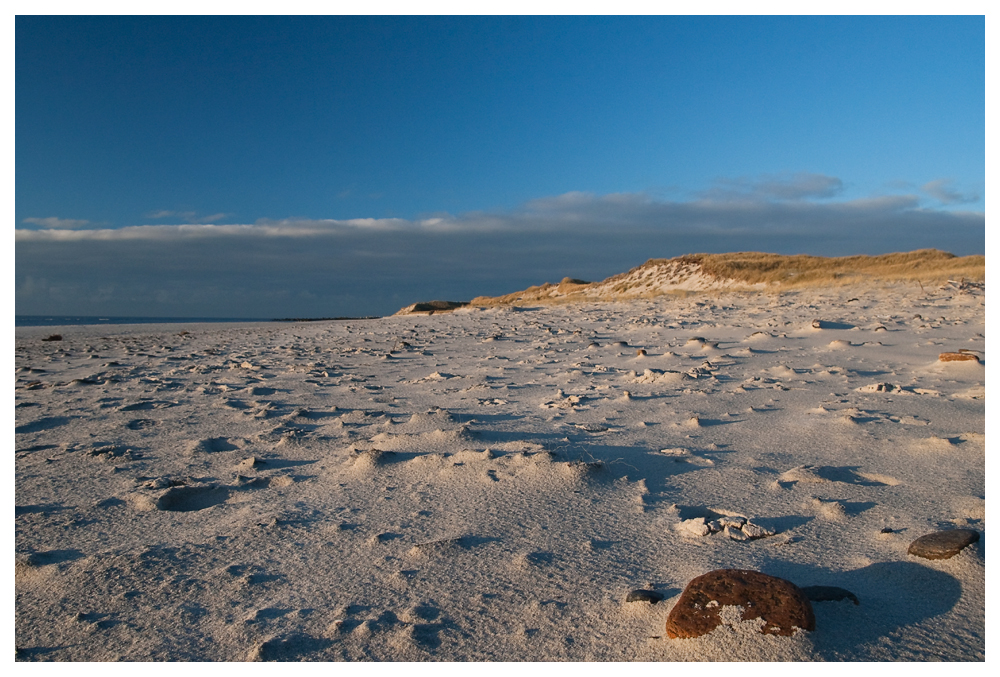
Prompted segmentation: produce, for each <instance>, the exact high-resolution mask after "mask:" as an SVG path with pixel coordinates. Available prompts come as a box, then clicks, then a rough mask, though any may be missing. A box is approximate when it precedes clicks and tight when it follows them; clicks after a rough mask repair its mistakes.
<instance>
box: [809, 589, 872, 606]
mask: <svg viewBox="0 0 1000 677" xmlns="http://www.w3.org/2000/svg"><path fill="white" fill-rule="evenodd" d="M801 590H802V593H803V594H804V595H805V596H806V597H808V598H809V601H810V602H839V601H841V600H845V599H849V600H851V601H852V602H854V603H855V604H861V602H860V601H858V597H857V595H855V594H854V593H853V592H851V591H850V590H845V589H844V588H838V587H837V586H835V585H807V586H806V587H804V588H801Z"/></svg>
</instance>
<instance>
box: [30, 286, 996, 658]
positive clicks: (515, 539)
mask: <svg viewBox="0 0 1000 677" xmlns="http://www.w3.org/2000/svg"><path fill="white" fill-rule="evenodd" d="M52 334H59V335H61V337H62V338H61V340H58V341H46V340H44V339H46V338H48V337H49V336H50V335H52ZM984 334H985V292H984V291H983V289H982V288H981V287H980V286H976V285H972V286H965V287H963V286H961V285H956V284H951V285H948V284H945V285H943V286H942V285H934V286H926V285H925V288H921V287H920V286H918V285H917V284H914V283H903V282H899V283H893V284H871V285H868V286H859V285H852V286H842V287H830V288H813V289H801V290H793V291H787V292H783V293H764V292H750V291H747V292H731V291H725V290H721V291H712V292H705V293H699V294H687V295H682V294H675V295H670V294H667V295H662V296H658V297H656V298H653V299H633V300H627V301H622V302H600V303H598V302H579V303H572V304H562V305H551V304H550V305H543V304H537V303H525V304H521V305H505V306H495V307H486V308H481V307H464V308H460V309H458V310H456V311H454V312H451V313H444V314H439V313H435V314H432V315H404V316H393V317H386V318H382V319H375V320H363V321H336V322H306V323H256V324H238V325H223V324H202V325H142V326H138V325H133V326H130V325H122V326H102V327H94V326H77V327H36V328H31V327H23V328H18V329H17V330H16V345H15V367H16V374H15V411H16V423H15V425H16V427H15V445H16V457H15V467H16V496H15V503H16V506H15V549H16V553H15V555H16V564H15V595H16V596H15V624H16V627H15V632H16V645H17V658H18V659H19V660H34V661H117V660H127V661H150V660H154V661H165V660H182V661H190V660H207V661H244V660H304V661H342V660H349V661H358V660H379V661H388V660H392V661H429V660H430V661H460V660H474V661H687V660H705V661H716V660H722V661H734V660H735V661H756V660H771V661H786V660H874V661H925V660H937V659H943V660H960V661H981V660H984V658H985V599H986V598H985V563H984V560H985V555H984V553H985V545H984V544H985V448H984V447H985V367H984V363H985V354H984V350H985V339H984ZM959 351H967V353H966V354H971V355H975V356H976V357H975V359H963V360H958V361H941V360H940V359H939V356H940V355H941V353H946V352H952V353H958V352H959ZM725 524H730V525H735V526H724V525H725ZM720 525H723V526H720ZM740 525H752V526H754V527H755V528H756V530H754V529H751V527H750V526H747V527H746V528H742V527H740ZM717 528H718V529H719V530H716V529H717ZM955 528H965V529H972V530H974V531H976V532H977V533H978V534H980V535H981V536H982V537H981V538H980V540H979V541H978V542H976V543H973V544H972V545H969V546H968V547H966V548H965V549H964V550H962V551H961V552H960V553H958V554H957V555H955V556H954V557H951V558H949V559H941V560H929V559H924V558H921V557H917V556H914V555H911V554H908V552H907V549H908V547H909V545H910V543H911V542H912V541H913V540H914V539H916V538H917V537H920V536H922V535H924V534H927V533H930V532H934V531H937V530H941V529H955ZM723 568H727V569H752V570H755V571H759V572H763V573H765V574H769V575H771V576H777V577H780V578H783V579H785V580H788V581H791V582H792V583H794V584H795V585H797V586H799V587H806V586H836V587H839V588H842V589H845V590H847V591H849V592H850V593H852V594H853V595H854V596H855V597H856V598H857V601H858V603H857V604H855V603H854V601H853V600H852V599H850V598H848V599H842V600H840V601H813V602H812V608H813V610H814V613H815V630H813V631H811V632H807V631H798V632H796V633H795V634H794V635H793V636H791V637H783V636H770V635H765V634H761V633H760V632H759V630H758V628H757V626H756V625H755V624H754V623H751V622H749V621H743V622H740V621H739V619H738V618H736V620H732V616H731V615H730V616H727V618H729V619H730V620H732V622H730V623H723V624H722V625H720V626H719V627H718V628H717V629H716V630H714V631H712V632H710V633H708V634H706V635H703V636H701V637H697V638H693V639H670V638H668V637H667V635H666V633H665V623H666V620H667V617H668V615H669V614H670V611H671V609H672V608H673V606H674V605H675V604H676V603H677V600H678V598H679V597H680V595H681V592H682V590H683V589H684V588H685V586H686V585H687V584H688V582H689V581H690V580H691V579H693V578H695V577H697V576H699V575H701V574H704V573H706V572H709V571H712V570H716V569H723ZM637 590H644V591H647V593H646V594H645V595H639V596H638V597H640V599H638V600H636V601H627V599H629V597H630V593H632V592H633V591H637ZM632 597H633V598H634V597H636V596H635V595H632Z"/></svg>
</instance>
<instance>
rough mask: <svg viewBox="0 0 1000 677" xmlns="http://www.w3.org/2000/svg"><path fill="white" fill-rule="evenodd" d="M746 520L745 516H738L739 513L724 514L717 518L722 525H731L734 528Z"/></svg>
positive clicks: (740, 525) (737, 527)
mask: <svg viewBox="0 0 1000 677" xmlns="http://www.w3.org/2000/svg"><path fill="white" fill-rule="evenodd" d="M746 521H747V518H746V517H740V516H739V515H724V516H722V517H720V518H719V524H721V525H722V526H723V527H733V528H734V529H739V528H740V527H742V526H743V525H744V524H746Z"/></svg>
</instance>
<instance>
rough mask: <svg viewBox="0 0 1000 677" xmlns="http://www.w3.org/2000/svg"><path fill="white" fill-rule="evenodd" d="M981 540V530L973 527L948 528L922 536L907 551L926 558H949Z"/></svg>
mask: <svg viewBox="0 0 1000 677" xmlns="http://www.w3.org/2000/svg"><path fill="white" fill-rule="evenodd" d="M978 540H979V532H978V531H973V530H972V529H946V530H945V531H935V532H933V533H930V534H927V535H925V536H921V537H920V538H918V539H917V540H915V541H913V543H910V548H909V550H907V552H908V553H909V554H911V555H916V556H917V557H923V558H924V559H948V558H950V557H954V556H955V555H957V554H958V553H959V552H961V551H962V549H964V548H965V547H966V546H968V545H971V544H973V543H975V542H976V541H978Z"/></svg>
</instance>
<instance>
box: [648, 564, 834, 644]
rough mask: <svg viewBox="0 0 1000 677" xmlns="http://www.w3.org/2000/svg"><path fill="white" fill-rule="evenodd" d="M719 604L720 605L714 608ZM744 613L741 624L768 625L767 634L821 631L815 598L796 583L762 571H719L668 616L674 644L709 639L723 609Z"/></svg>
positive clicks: (700, 581) (690, 589) (687, 592)
mask: <svg viewBox="0 0 1000 677" xmlns="http://www.w3.org/2000/svg"><path fill="white" fill-rule="evenodd" d="M713 602H714V604H713ZM726 606H740V607H742V608H743V613H742V615H741V620H743V621H748V620H753V619H756V618H761V619H763V620H764V624H763V625H762V626H761V628H760V631H761V633H763V634H773V635H783V636H786V637H790V636H792V635H793V634H794V633H795V629H796V628H799V629H802V630H815V629H816V617H815V616H814V615H813V610H812V605H811V604H810V603H809V599H808V598H807V597H806V596H805V594H803V592H802V591H801V590H799V588H798V587H796V586H795V584H793V583H791V582H789V581H786V580H784V579H781V578H776V577H774V576H768V575H767V574H762V573H760V572H759V571H750V570H746V569H718V570H716V571H710V572H708V573H707V574H702V575H701V576H698V577H697V578H694V579H692V580H691V582H690V583H688V585H687V587H686V588H684V592H682V593H681V596H680V598H679V599H678V600H677V604H675V605H674V608H673V609H671V610H670V614H669V616H668V617H667V624H666V631H667V636H668V637H670V638H671V639H678V638H680V639H687V638H691V637H700V636H701V635H705V634H708V633H709V632H711V631H712V630H714V629H715V628H717V627H718V626H719V624H720V623H721V622H722V619H721V618H720V617H719V610H720V609H721V608H722V607H726Z"/></svg>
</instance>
